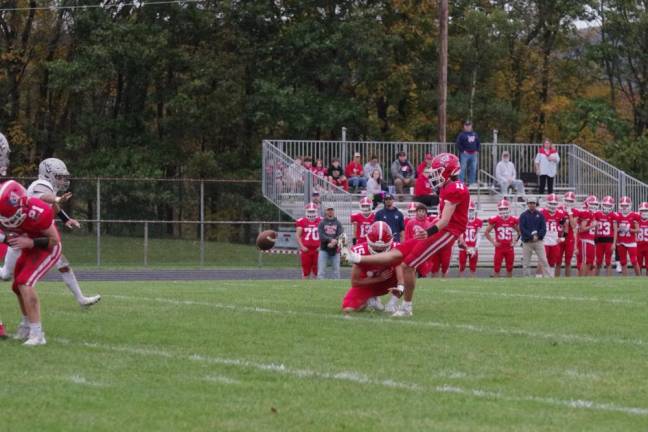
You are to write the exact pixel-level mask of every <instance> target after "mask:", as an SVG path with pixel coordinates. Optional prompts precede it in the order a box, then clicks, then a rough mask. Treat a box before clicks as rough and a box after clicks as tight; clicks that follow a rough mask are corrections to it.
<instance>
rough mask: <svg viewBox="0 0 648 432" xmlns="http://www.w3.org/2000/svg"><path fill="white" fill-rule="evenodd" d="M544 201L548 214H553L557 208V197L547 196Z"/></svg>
mask: <svg viewBox="0 0 648 432" xmlns="http://www.w3.org/2000/svg"><path fill="white" fill-rule="evenodd" d="M545 201H546V202H547V208H548V209H549V211H550V212H552V213H553V212H555V211H556V209H557V208H558V196H557V195H556V194H553V193H552V194H549V195H547V197H546V198H545Z"/></svg>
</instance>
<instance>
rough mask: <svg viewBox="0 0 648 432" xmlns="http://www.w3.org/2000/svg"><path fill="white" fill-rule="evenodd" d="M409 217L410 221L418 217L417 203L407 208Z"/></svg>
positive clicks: (412, 203)
mask: <svg viewBox="0 0 648 432" xmlns="http://www.w3.org/2000/svg"><path fill="white" fill-rule="evenodd" d="M407 217H408V218H410V219H414V218H415V217H416V203H415V202H413V201H412V202H411V203H409V205H408V206H407Z"/></svg>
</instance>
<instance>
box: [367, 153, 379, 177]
mask: <svg viewBox="0 0 648 432" xmlns="http://www.w3.org/2000/svg"><path fill="white" fill-rule="evenodd" d="M363 170H364V175H365V177H367V180H370V179H371V177H372V174H373V172H374V171H378V172H379V173H380V178H382V177H383V171H382V167H381V166H380V164H379V163H378V156H376V155H371V159H369V162H367V163H366V164H365V165H364V169H363Z"/></svg>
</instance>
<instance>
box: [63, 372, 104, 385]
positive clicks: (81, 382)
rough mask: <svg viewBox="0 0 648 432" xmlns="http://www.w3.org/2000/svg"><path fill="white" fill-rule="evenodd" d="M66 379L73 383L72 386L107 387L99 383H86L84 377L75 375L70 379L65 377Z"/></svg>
mask: <svg viewBox="0 0 648 432" xmlns="http://www.w3.org/2000/svg"><path fill="white" fill-rule="evenodd" d="M67 379H68V380H69V381H70V382H72V383H74V384H79V385H84V386H88V387H106V386H107V385H106V384H104V383H100V382H97V381H88V380H87V379H86V378H85V377H83V376H81V375H78V374H75V375H72V376H70V377H67Z"/></svg>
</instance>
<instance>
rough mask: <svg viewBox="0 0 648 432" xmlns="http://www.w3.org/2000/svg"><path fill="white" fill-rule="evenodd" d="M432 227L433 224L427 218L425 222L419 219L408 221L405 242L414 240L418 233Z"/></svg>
mask: <svg viewBox="0 0 648 432" xmlns="http://www.w3.org/2000/svg"><path fill="white" fill-rule="evenodd" d="M431 226H432V222H431V221H430V219H429V218H427V217H426V218H424V219H423V220H420V219H417V218H412V219H410V220H409V221H407V225H405V239H404V240H412V239H413V238H414V235H415V234H416V232H417V231H419V230H423V231H425V230H427V229H428V228H430V227H431Z"/></svg>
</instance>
